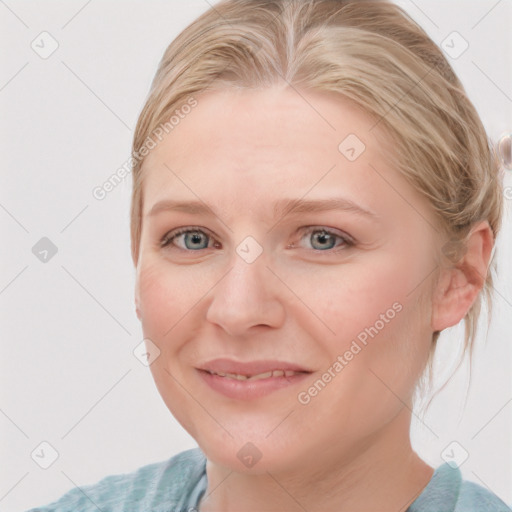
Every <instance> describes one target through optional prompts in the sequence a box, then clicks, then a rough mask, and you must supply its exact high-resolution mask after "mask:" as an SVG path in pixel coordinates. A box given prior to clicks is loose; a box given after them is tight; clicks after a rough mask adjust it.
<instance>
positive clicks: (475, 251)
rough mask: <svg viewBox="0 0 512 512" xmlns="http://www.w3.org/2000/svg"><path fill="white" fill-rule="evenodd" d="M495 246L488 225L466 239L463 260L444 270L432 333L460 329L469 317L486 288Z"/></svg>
mask: <svg viewBox="0 0 512 512" xmlns="http://www.w3.org/2000/svg"><path fill="white" fill-rule="evenodd" d="M493 243H494V237H493V234H492V230H491V228H490V226H489V224H488V222H487V221H483V222H480V223H478V224H477V225H476V226H475V227H474V228H473V229H472V231H471V232H470V235H469V236H468V238H467V239H466V251H465V253H464V255H463V257H462V258H461V260H460V261H458V262H456V263H455V262H454V263H453V265H452V266H451V268H449V267H448V268H443V269H442V271H441V272H442V273H441V277H440V279H439V282H438V285H437V288H436V290H435V294H434V297H433V304H432V318H431V327H432V330H433V331H442V330H443V329H446V328H447V327H452V326H454V325H457V324H458V323H459V322H460V321H461V320H462V319H463V318H464V317H465V316H466V314H467V312H468V311H469V309H470V308H471V306H472V305H473V303H474V302H475V300H476V298H477V296H478V294H479V292H480V290H481V289H482V288H483V286H484V283H485V279H486V276H487V269H488V265H489V261H490V257H491V252H492V247H493Z"/></svg>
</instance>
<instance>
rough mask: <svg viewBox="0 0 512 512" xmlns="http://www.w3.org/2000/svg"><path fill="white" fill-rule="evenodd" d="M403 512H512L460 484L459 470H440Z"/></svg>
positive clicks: (487, 493)
mask: <svg viewBox="0 0 512 512" xmlns="http://www.w3.org/2000/svg"><path fill="white" fill-rule="evenodd" d="M406 512H512V509H511V508H510V507H508V506H507V505H506V504H505V502H503V501H502V500H501V499H500V498H499V497H498V496H496V494H494V493H492V492H491V491H489V490H488V489H486V488H484V487H482V486H481V485H479V484H477V483H475V482H471V481H469V480H463V479H462V474H461V471H460V469H459V467H458V466H451V465H450V464H448V463H445V464H443V465H441V466H439V467H438V468H437V469H436V470H435V472H434V474H433V476H432V478H431V480H430V482H429V483H428V485H427V487H425V489H424V490H423V491H422V493H421V494H420V495H419V496H418V497H417V498H416V500H415V501H414V502H413V503H412V504H411V506H410V507H409V508H408V509H407V511H406Z"/></svg>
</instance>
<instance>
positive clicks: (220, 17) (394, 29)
mask: <svg viewBox="0 0 512 512" xmlns="http://www.w3.org/2000/svg"><path fill="white" fill-rule="evenodd" d="M282 80H285V81H286V82H287V83H288V84H290V85H291V86H292V87H301V88H305V89H311V90H315V91H326V92H337V93H340V94H342V95H343V96H344V97H345V98H349V99H350V100H351V101H352V102H355V103H356V104H357V105H359V106H360V107H362V108H363V109H364V110H365V111H366V112H368V113H369V114H371V115H373V116H375V119H377V123H376V124H380V125H381V127H382V128H383V129H384V130H385V131H386V133H387V134H389V136H390V137H391V138H392V140H393V141H394V145H395V147H394V154H395V157H396V159H394V160H393V163H394V165H395V167H396V169H397V170H398V171H399V172H400V173H401V175H402V176H403V177H404V178H405V179H406V180H407V181H408V182H409V183H410V184H411V185H412V186H413V187H414V188H415V189H416V190H417V191H419V192H420V193H421V194H422V195H423V196H424V197H425V198H426V199H427V200H428V202H429V204H430V205H431V206H432V209H433V212H434V213H435V216H436V219H438V220H439V226H440V227H441V231H442V234H443V237H444V240H445V241H447V244H448V245H444V246H443V253H444V255H445V258H444V260H443V261H444V262H445V263H446V261H448V263H449V264H455V263H456V262H457V261H458V259H460V257H461V255H462V254H463V253H464V240H465V238H466V237H467V235H468V233H469V231H470V229H471V227H472V226H473V225H474V224H475V223H476V222H478V221H480V220H487V221H488V222H489V225H490V227H491V229H492V231H493V234H494V238H496V236H497V234H498V231H499V229H500V225H501V218H502V209H503V191H502V186H503V185H502V178H501V175H500V171H501V170H502V169H501V166H500V160H499V157H498V154H497V152H496V151H495V149H494V145H493V144H492V143H491V141H490V139H488V138H487V135H486V132H485V129H484V127H483V125H482V122H481V120H480V118H479V116H478V114H477V112H476V110H475V108H474V106H473V105H472V103H471V102H470V100H469V99H468V97H467V95H466V92H465V90H464V88H463V86H462V84H461V83H460V81H459V79H458V78H457V77H456V75H455V73H454V71H453V69H452V67H451V66H450V64H449V63H448V61H447V60H446V58H445V57H444V55H443V53H442V52H441V50H440V49H439V48H438V47H437V46H436V44H435V43H434V42H433V41H432V40H431V39H430V38H429V37H428V35H427V34H426V33H425V31H424V30H423V29H422V28H421V27H420V26H419V25H418V24H417V23H416V22H415V21H414V20H412V19H411V18H410V17H409V15H408V14H407V13H406V12H405V11H404V10H403V9H401V8H400V7H399V6H397V5H395V4H393V3H391V2H389V1H386V0H381V1H364V0H363V1H361V0H359V1H353V0H352V1H350V0H339V1H336V0H224V1H221V2H219V3H217V4H215V6H214V7H212V8H210V9H209V10H208V11H206V12H205V13H204V14H202V15H201V16H200V17H199V18H197V19H196V20H195V21H194V22H192V23H191V24H190V25H189V26H188V27H187V28H186V29H185V30H183V31H182V32H181V33H180V34H179V35H178V37H176V39H175V40H174V41H173V42H172V43H171V44H170V45H169V46H168V48H167V49H166V50H165V53H164V55H163V57H162V59H161V62H160V64H159V67H158V70H157V72H156V75H155V77H154V80H153V82H152V85H151V89H150V92H149V94H148V97H147V99H146V103H145V105H144V107H143V109H142V111H141V113H140V116H139V119H138V122H137V126H136V129H135V134H134V138H133V147H132V158H133V165H132V173H133V193H132V204H131V212H130V215H131V243H132V245H131V250H132V258H133V261H134V263H135V264H136V263H137V261H138V257H139V244H140V235H141V213H142V181H143V174H144V173H143V170H142V164H143V162H144V158H143V157H142V156H141V155H144V153H143V152H141V150H143V149H144V148H145V147H147V146H148V142H149V141H150V140H153V139H152V134H153V133H154V131H155V130H156V129H157V128H158V127H159V126H166V125H167V126H168V125H169V122H168V120H169V116H170V115H171V114H172V112H173V111H175V110H176V108H177V107H179V106H180V105H183V104H187V102H188V103H190V99H191V98H193V95H194V94H199V93H200V92H202V91H206V90H208V89H210V90H211V89H214V88H217V89H218V88H225V89H226V88H229V87H240V88H258V87H260V88H262V87H270V86H272V85H274V84H276V83H277V82H280V81H282ZM150 147H151V146H150ZM146 153H147V151H146ZM446 248H448V250H444V249H446ZM453 248H455V251H453V250H452V249H453ZM461 249H462V250H461ZM495 271H496V254H495V252H494V254H493V256H492V259H491V263H490V272H488V274H487V276H486V279H485V282H484V286H483V289H482V291H481V293H480V294H479V296H478V297H477V299H476V300H475V302H474V303H473V305H472V307H471V308H470V309H469V311H468V312H467V314H466V316H465V318H464V320H465V339H464V349H463V355H464V354H465V353H466V352H468V351H469V353H470V354H472V346H473V341H474V339H475V335H476V330H477V322H478V317H479V314H480V309H481V301H482V295H483V296H485V299H486V301H487V305H488V310H489V313H490V312H491V309H492V295H491V290H492V287H493V276H492V272H495ZM434 275H435V274H434ZM439 334H440V333H439V332H434V333H433V335H432V346H431V351H430V355H429V359H428V363H427V368H428V384H429V386H430V385H431V376H432V360H433V354H434V351H435V347H436V342H437V340H438V337H439ZM461 362H462V359H461ZM459 364H460V363H459ZM470 364H471V357H470ZM445 384H446V383H445Z"/></svg>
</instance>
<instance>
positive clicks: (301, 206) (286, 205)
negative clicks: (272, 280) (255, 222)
mask: <svg viewBox="0 0 512 512" xmlns="http://www.w3.org/2000/svg"><path fill="white" fill-rule="evenodd" d="M334 210H341V211H345V212H350V213H355V214H357V215H360V216H362V217H366V218H368V219H370V220H373V221H376V220H378V219H379V217H380V216H379V215H377V214H376V213H375V212H373V211H372V210H370V209H368V208H364V207H363V206H361V205H358V204H357V203H355V202H354V201H351V200H350V199H346V198H343V197H334V198H326V199H316V200H312V199H309V200H308V199H302V198H298V199H281V200H279V201H277V202H276V203H274V208H273V212H274V218H278V217H281V216H284V215H289V214H294V213H315V212H326V211H334ZM165 211H178V212H184V213H190V214H194V215H207V214H211V213H213V214H215V210H214V209H213V208H212V207H210V206H208V205H207V204H206V203H204V202H201V201H177V200H172V199H165V200H162V201H159V202H157V203H155V204H154V205H153V207H152V208H151V210H150V211H149V212H148V213H147V216H148V217H153V216H155V215H157V214H159V213H161V212H165Z"/></svg>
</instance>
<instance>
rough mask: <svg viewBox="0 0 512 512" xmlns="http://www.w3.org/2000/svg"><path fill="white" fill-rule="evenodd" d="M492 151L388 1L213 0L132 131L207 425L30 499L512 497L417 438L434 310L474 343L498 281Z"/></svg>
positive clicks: (165, 323) (451, 500) (171, 303)
mask: <svg viewBox="0 0 512 512" xmlns="http://www.w3.org/2000/svg"><path fill="white" fill-rule="evenodd" d="M499 172H500V166H499V161H498V158H497V156H496V154H495V152H494V151H493V149H492V148H491V147H490V146H489V144H488V139H487V137H486V134H485V130H484V128H483V126H482V123H481V121H480V119H479V117H478V115H477V112H476V111H475V109H474V107H473V106H472V104H471V103H470V101H469V100H468V98H467V96H466V95H465V92H464V89H463V87H462V85H461V83H460V82H459V80H458V79H457V77H456V76H455V75H454V73H453V71H452V69H451V67H450V65H449V64H448V62H447V61H446V59H445V58H444V56H443V54H442V53H441V51H440V50H439V48H438V47H437V46H436V45H435V44H434V43H433V42H432V41H431V40H430V39H429V37H428V36H427V35H426V34H425V32H424V31H423V30H422V29H421V28H420V27H419V26H418V25H417V24H416V23H414V22H413V21H412V20H411V19H410V18H409V17H408V16H407V15H406V14H405V12H404V11H403V10H401V9H400V8H399V7H397V6H396V5H394V4H392V3H390V2H387V1H374V2H364V1H357V2H356V1H333V0H307V1H299V0H291V1H284V0H225V1H222V2H220V3H218V4H216V5H215V6H214V7H212V8H211V9H210V10H208V11H207V12H206V13H205V14H203V15H202V16H200V17H199V18H198V19H197V20H196V21H194V22H193V23H192V24H191V25H190V26H189V27H187V28H186V29H185V30H184V31H183V32H182V33H181V34H180V35H179V36H178V37H177V38H176V39H175V40H174V41H173V42H172V44H171V45H170V46H169V47H168V49H167V50H166V52H165V54H164V56H163V58H162V61H161V63H160V66H159V68H158V71H157V74H156V77H155V79H154V82H153V84H152V89H151V92H150V94H149V97H148V98H147V101H146V104H145V106H144V108H143V110H142V112H141V114H140V118H139V121H138V124H137V127H136V132H135V136H134V143H133V179H134V188H133V196H132V209H131V236H132V257H133V261H134V264H135V266H136V271H137V283H136V291H135V292H136V293H135V302H136V311H137V316H138V317H139V319H140V321H141V323H142V328H143V332H144V337H145V339H146V349H147V357H148V362H149V363H150V369H151V372H152V374H153V377H154V379H155V383H156V385H157V387H158V390H159V392H160V394H161V396H162V398H163V400H164V402H165V403H166V405H167V407H168V408H169V410H170V411H171V412H172V414H173V415H174V416H175V417H176V418H177V419H178V421H179V422H180V423H181V424H182V425H183V427H184V428H185V429H186V430H187V431H188V432H189V433H190V435H191V436H193V437H194V439H195V440H196V441H197V443H198V445H199V448H197V449H194V450H189V451H186V452H182V453H180V454H178V455H176V456H175V457H173V458H171V459H170V460H167V461H164V462H161V463H157V464H151V465H148V466H144V467H143V468H140V469H139V470H138V471H136V472H134V473H131V474H128V475H126V474H125V475H116V476H112V477H108V478H106V479H103V480H101V481H100V482H98V483H97V484H95V485H92V486H85V487H82V489H81V490H79V489H74V490H72V491H69V492H68V493H67V494H66V495H64V496H63V497H62V498H61V499H60V500H58V501H57V502H55V503H53V504H51V505H49V506H48V507H46V508H39V509H34V510H54V511H64V510H80V511H84V510H98V509H100V510H103V511H106V510H109V511H110V510H112V511H113V510H125V511H126V510H140V511H142V510H144V511H149V510H151V511H162V512H163V511H164V510H165V511H169V510H172V511H192V510H199V511H201V512H213V511H217V512H221V511H222V512H226V511H237V512H246V511H247V512H249V511H254V512H256V511H259V512H261V511H271V510H272V511H278V510H279V511H282V510H286V511H290V512H294V511H303V510H307V511H311V512H312V511H316V510H322V511H337V512H345V511H350V512H357V511H360V512H362V511H377V510H378V511H379V512H388V511H389V512H398V511H401V512H403V511H408V512H420V511H421V512H423V511H434V510H435V511H436V512H440V511H464V512H467V511H470V510H475V511H476V510H478V511H486V510H488V511H491V510H492V511H497V510H499V511H502V510H503V511H504V510H509V508H508V507H507V505H506V504H505V503H504V502H503V501H502V500H501V499H500V498H499V497H497V496H496V495H494V494H493V493H491V492H490V491H489V490H487V489H485V488H483V487H481V486H479V485H476V484H475V483H471V482H469V481H463V480H462V479H461V473H460V470H459V469H458V464H457V461H453V462H452V463H449V462H446V463H445V464H443V465H441V466H439V467H437V468H432V467H430V466H429V465H428V464H426V463H425V462H424V461H423V460H422V459H421V458H420V457H419V456H418V455H417V454H416V453H415V452H414V450H413V449H412V447H411V443H410V437H409V429H410V422H411V410H412V407H413V404H414V398H415V394H416V393H417V392H418V390H420V389H421V385H422V384H423V383H424V382H423V378H422V377H423V376H424V374H425V369H426V370H428V369H429V368H430V365H431V362H432V356H433V354H434V351H435V346H436V341H437V339H438V337H439V334H440V332H441V331H443V330H444V329H446V328H447V327H450V326H453V325H456V324H458V323H459V322H460V321H461V320H463V319H464V321H465V323H466V333H465V336H466V337H465V347H466V350H468V351H470V350H471V347H472V341H473V338H474V335H475V329H476V325H477V319H478V315H479V311H480V305H481V299H482V295H485V296H486V297H487V299H488V300H489V298H490V291H491V288H492V274H491V272H490V271H489V269H490V268H491V264H492V263H493V261H494V260H493V258H494V256H493V255H492V249H493V247H494V243H495V239H496V236H497V234H498V232H499V229H500V225H501V218H502V190H501V187H502V185H501V179H500V178H501V176H500V174H499ZM427 373H428V372H427Z"/></svg>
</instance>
